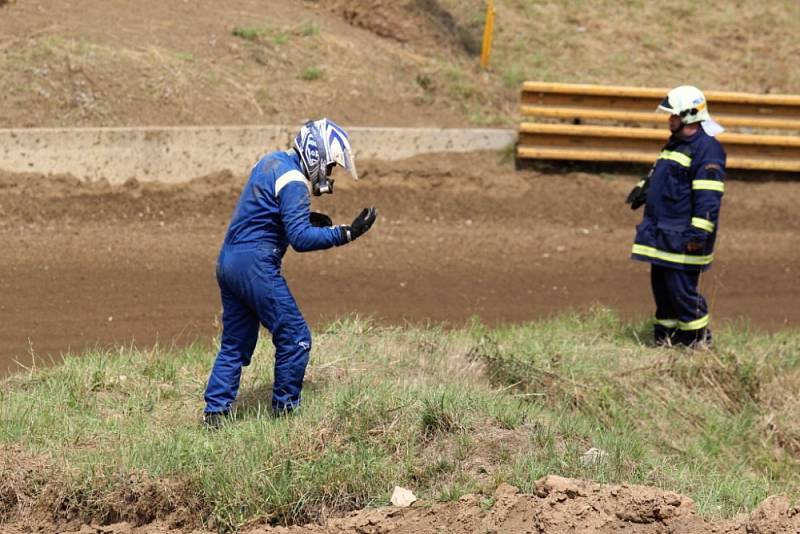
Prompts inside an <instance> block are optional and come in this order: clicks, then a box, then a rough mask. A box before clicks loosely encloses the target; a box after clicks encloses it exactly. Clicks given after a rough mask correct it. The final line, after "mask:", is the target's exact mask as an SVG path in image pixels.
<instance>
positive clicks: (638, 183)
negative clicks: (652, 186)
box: [636, 180, 644, 187]
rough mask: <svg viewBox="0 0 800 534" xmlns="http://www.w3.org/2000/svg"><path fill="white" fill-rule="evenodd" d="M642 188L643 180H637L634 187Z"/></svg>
mask: <svg viewBox="0 0 800 534" xmlns="http://www.w3.org/2000/svg"><path fill="white" fill-rule="evenodd" d="M643 186H644V180H639V181H638V182H636V187H643Z"/></svg>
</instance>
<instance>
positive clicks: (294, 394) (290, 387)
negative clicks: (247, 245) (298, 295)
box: [257, 271, 311, 412]
mask: <svg viewBox="0 0 800 534" xmlns="http://www.w3.org/2000/svg"><path fill="white" fill-rule="evenodd" d="M269 286H270V290H269V292H268V293H267V294H266V295H264V298H263V299H261V300H259V302H258V307H257V311H258V316H259V318H260V320H261V322H262V323H263V324H264V326H265V327H266V328H267V330H269V331H270V333H271V334H272V344H273V345H275V383H274V385H273V387H272V409H273V410H275V411H277V412H283V411H291V410H293V409H295V408H297V406H299V405H300V391H301V389H302V388H303V378H304V376H305V373H306V366H307V365H308V360H309V357H310V353H311V332H310V331H309V329H308V325H307V324H306V321H305V319H303V315H302V314H301V313H300V309H299V308H298V307H297V302H296V301H295V299H294V297H293V296H292V293H291V291H290V290H289V286H287V285H286V280H284V278H283V277H282V276H281V275H280V271H278V272H274V273H272V275H271V279H270V283H269Z"/></svg>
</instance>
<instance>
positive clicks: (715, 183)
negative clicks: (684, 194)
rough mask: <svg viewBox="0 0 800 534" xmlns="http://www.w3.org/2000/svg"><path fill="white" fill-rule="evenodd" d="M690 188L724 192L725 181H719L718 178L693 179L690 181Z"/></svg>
mask: <svg viewBox="0 0 800 534" xmlns="http://www.w3.org/2000/svg"><path fill="white" fill-rule="evenodd" d="M692 189H694V190H695V191H696V190H698V189H705V190H707V191H719V192H720V193H724V192H725V182H720V181H719V180H694V181H693V182H692Z"/></svg>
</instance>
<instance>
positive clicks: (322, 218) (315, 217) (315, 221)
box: [308, 211, 333, 228]
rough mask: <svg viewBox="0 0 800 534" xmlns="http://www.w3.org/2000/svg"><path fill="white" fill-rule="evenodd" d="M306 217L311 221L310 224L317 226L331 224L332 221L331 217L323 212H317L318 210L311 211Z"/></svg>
mask: <svg viewBox="0 0 800 534" xmlns="http://www.w3.org/2000/svg"><path fill="white" fill-rule="evenodd" d="M308 219H309V221H310V222H311V226H316V227H317V228H322V227H325V226H333V221H332V220H331V218H330V217H328V216H327V215H325V214H324V213H319V212H318V211H312V212H311V215H309V217H308Z"/></svg>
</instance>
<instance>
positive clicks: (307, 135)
mask: <svg viewBox="0 0 800 534" xmlns="http://www.w3.org/2000/svg"><path fill="white" fill-rule="evenodd" d="M294 148H295V150H297V153H298V154H299V155H300V161H301V162H302V165H303V169H304V170H305V173H306V176H307V177H308V179H309V180H310V181H311V190H312V191H313V193H314V194H315V195H321V194H323V193H333V180H329V179H328V177H329V176H330V175H331V172H333V168H334V167H335V166H336V165H337V164H339V165H341V166H342V167H344V168H345V169H347V171H348V172H349V173H350V175H351V176H352V177H353V179H355V180H358V173H357V172H356V164H355V162H354V161H353V153H352V150H351V148H350V137H349V136H348V135H347V132H345V131H344V129H343V128H342V127H341V126H339V125H338V124H336V123H335V122H333V121H331V120H328V119H319V120H316V121H309V122H307V123H306V124H305V125H304V126H303V127H302V128H300V132H299V133H298V134H297V136H296V137H295V138H294Z"/></svg>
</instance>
